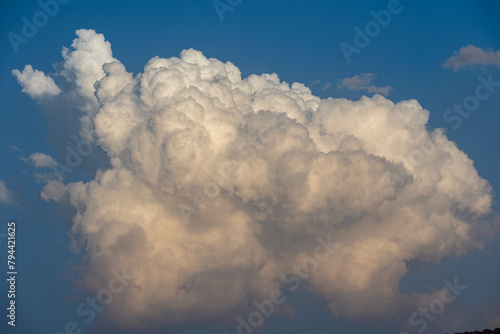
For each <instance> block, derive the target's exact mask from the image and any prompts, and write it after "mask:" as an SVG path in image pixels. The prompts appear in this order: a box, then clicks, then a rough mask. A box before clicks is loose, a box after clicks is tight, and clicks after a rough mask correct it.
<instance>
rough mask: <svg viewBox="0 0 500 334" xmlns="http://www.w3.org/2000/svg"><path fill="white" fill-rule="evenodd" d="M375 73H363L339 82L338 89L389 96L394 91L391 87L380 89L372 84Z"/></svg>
mask: <svg viewBox="0 0 500 334" xmlns="http://www.w3.org/2000/svg"><path fill="white" fill-rule="evenodd" d="M374 77H375V74H374V73H361V74H357V75H355V76H353V77H350V78H349V77H347V78H344V79H340V80H338V82H339V83H338V85H337V87H338V88H348V89H350V90H366V91H367V92H368V93H376V94H382V95H384V96H388V95H389V93H390V91H391V90H392V87H391V86H384V87H378V86H376V85H374V84H372V81H373V78H374Z"/></svg>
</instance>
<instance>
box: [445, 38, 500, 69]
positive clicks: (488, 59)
mask: <svg viewBox="0 0 500 334" xmlns="http://www.w3.org/2000/svg"><path fill="white" fill-rule="evenodd" d="M475 65H484V66H488V65H494V66H497V67H499V68H500V50H498V51H493V49H488V50H483V49H481V48H478V47H477V46H474V45H471V44H469V45H467V46H464V47H462V48H461V49H460V50H459V51H458V52H456V51H455V54H454V55H453V56H451V57H450V58H448V60H446V62H445V63H444V64H443V67H447V68H453V71H458V70H459V69H461V68H463V67H467V66H469V67H473V66H475Z"/></svg>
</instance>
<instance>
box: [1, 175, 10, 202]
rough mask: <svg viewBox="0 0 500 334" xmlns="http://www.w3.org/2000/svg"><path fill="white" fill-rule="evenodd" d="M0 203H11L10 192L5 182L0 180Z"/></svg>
mask: <svg viewBox="0 0 500 334" xmlns="http://www.w3.org/2000/svg"><path fill="white" fill-rule="evenodd" d="M0 203H3V204H12V203H13V200H12V193H11V192H10V190H9V189H7V186H6V185H5V183H4V182H3V181H2V180H0Z"/></svg>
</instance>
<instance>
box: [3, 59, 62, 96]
mask: <svg viewBox="0 0 500 334" xmlns="http://www.w3.org/2000/svg"><path fill="white" fill-rule="evenodd" d="M12 74H13V75H14V76H15V77H16V78H17V82H18V83H19V84H20V85H21V86H22V87H23V93H26V94H28V95H29V96H30V97H31V98H33V99H39V98H42V97H44V96H53V95H58V94H59V93H61V89H60V88H59V87H57V85H56V84H55V82H54V80H53V79H52V78H51V77H48V76H46V75H45V73H43V72H42V71H38V70H33V67H32V66H31V65H26V66H25V67H24V70H23V71H22V72H20V71H19V70H13V71H12Z"/></svg>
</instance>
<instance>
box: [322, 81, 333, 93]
mask: <svg viewBox="0 0 500 334" xmlns="http://www.w3.org/2000/svg"><path fill="white" fill-rule="evenodd" d="M331 86H332V83H331V82H327V83H326V84H325V85H324V86H323V88H321V90H323V91H324V90H327V89H328V88H330V87H331Z"/></svg>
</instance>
